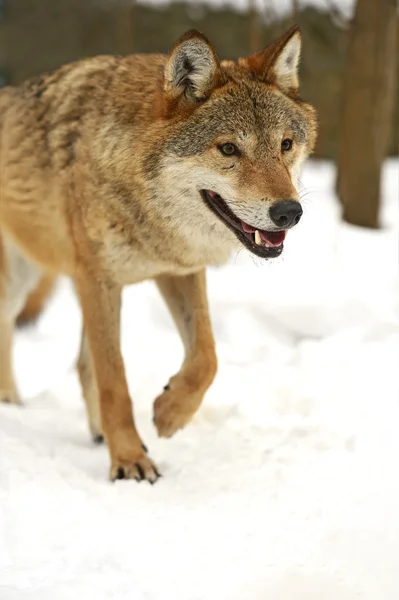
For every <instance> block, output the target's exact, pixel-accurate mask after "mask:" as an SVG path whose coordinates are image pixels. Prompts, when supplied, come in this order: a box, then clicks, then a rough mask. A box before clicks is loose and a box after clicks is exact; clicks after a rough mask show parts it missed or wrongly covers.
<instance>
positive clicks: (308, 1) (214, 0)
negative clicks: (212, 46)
mask: <svg viewBox="0 0 399 600" xmlns="http://www.w3.org/2000/svg"><path fill="white" fill-rule="evenodd" d="M133 1H134V0H126V3H127V4H128V3H131V4H132V3H133ZM174 1H176V2H177V1H178V0H174ZM139 2H140V4H156V5H165V4H170V0H139ZM184 2H185V4H191V5H193V6H194V7H198V5H201V4H208V5H210V6H214V7H220V6H225V5H227V6H232V7H234V8H236V9H237V10H240V11H246V10H248V7H249V6H250V5H251V0H184ZM252 2H253V4H254V5H255V6H257V8H258V10H259V11H260V12H261V13H264V12H265V11H268V13H269V14H270V13H271V14H273V15H276V14H277V15H280V16H281V15H286V14H291V13H292V8H293V2H292V0H266V1H265V0H252ZM354 5H355V2H354V0H298V6H299V8H300V9H302V8H305V7H306V6H315V7H317V8H318V9H319V10H324V11H329V10H330V9H331V8H333V9H335V10H338V11H339V13H340V14H342V16H343V17H344V18H348V19H349V18H351V17H352V15H353V11H354ZM192 16H193V18H194V16H195V13H192Z"/></svg>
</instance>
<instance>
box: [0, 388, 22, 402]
mask: <svg viewBox="0 0 399 600" xmlns="http://www.w3.org/2000/svg"><path fill="white" fill-rule="evenodd" d="M0 402H3V403H4V404H17V405H20V406H21V405H22V402H21V399H20V397H19V396H18V393H17V392H16V391H15V390H0Z"/></svg>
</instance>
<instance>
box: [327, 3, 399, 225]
mask: <svg viewBox="0 0 399 600" xmlns="http://www.w3.org/2000/svg"><path fill="white" fill-rule="evenodd" d="M396 32H397V23H396V0H378V1H376V0H357V5H356V11H355V17H354V22H353V24H352V28H351V31H350V34H349V35H350V38H349V47H348V58H347V71H346V81H345V89H344V106H343V115H342V128H341V132H340V142H339V148H338V159H337V166H338V179H337V192H338V195H339V197H340V200H341V202H342V204H343V208H344V219H345V220H346V221H348V222H349V223H353V224H355V225H361V226H364V227H373V228H376V227H378V213H379V205H380V180H381V167H382V164H383V161H384V158H385V156H386V154H387V150H388V143H389V139H390V135H391V128H392V122H393V108H394V96H395V73H396V52H397V50H396Z"/></svg>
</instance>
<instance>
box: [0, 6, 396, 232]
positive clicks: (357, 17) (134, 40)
mask: <svg viewBox="0 0 399 600" xmlns="http://www.w3.org/2000/svg"><path fill="white" fill-rule="evenodd" d="M293 23H298V24H300V26H301V28H302V32H303V37H304V41H305V43H304V47H303V59H302V64H301V94H302V96H303V97H304V98H305V99H306V100H308V101H310V102H311V103H313V104H314V105H315V106H316V107H317V110H318V111H319V117H320V135H319V140H318V144H317V147H316V151H315V155H314V157H315V158H322V159H332V160H338V164H339V167H340V171H341V172H340V174H339V177H338V179H339V185H338V190H339V192H340V197H341V199H342V201H343V202H344V205H346V209H345V217H346V218H347V220H348V221H350V222H353V223H358V224H361V225H366V226H370V227H376V226H377V225H378V197H379V187H380V185H379V165H380V163H381V161H382V159H383V157H384V156H386V155H397V154H398V123H399V90H398V86H397V79H398V77H397V75H398V68H399V65H398V62H397V61H396V55H397V49H396V37H397V30H398V16H397V8H396V1H395V0H357V1H356V0H230V1H223V0H207V1H206V2H198V1H193V0H186V1H185V2H166V1H164V0H155V1H151V0H150V1H147V2H144V1H141V2H137V1H136V0H40V1H37V0H0V86H4V85H7V84H12V85H14V84H18V83H20V82H21V81H23V80H24V79H26V78H28V77H31V76H33V75H37V74H39V73H42V72H45V71H49V70H53V69H56V68H57V67H59V66H60V65H62V64H64V63H67V62H70V61H73V60H76V59H79V58H82V57H87V56H93V55H96V54H102V53H113V54H115V53H116V54H128V53H133V52H168V51H169V50H170V48H171V46H172V45H173V44H174V42H175V41H176V39H177V38H178V37H179V36H180V35H181V34H182V32H184V31H185V30H187V29H190V28H196V29H199V30H201V31H203V32H204V33H205V34H206V35H207V36H208V37H209V38H210V40H211V41H212V42H213V43H214V45H215V47H216V50H217V52H218V53H219V56H221V57H223V58H236V57H238V56H245V55H247V54H249V53H250V52H254V51H257V50H260V49H262V48H263V47H264V46H265V45H267V43H268V42H269V41H271V40H272V39H273V38H275V37H277V36H279V35H280V34H282V33H283V32H284V31H285V30H286V29H287V28H288V27H289V26H291V25H292V24H293ZM363 122H367V127H369V128H370V129H371V130H372V131H371V132H370V131H364V128H363V127H362V126H361V123H363ZM375 136H377V137H378V142H376V141H373V142H372V145H373V149H372V150H371V149H370V144H368V140H370V139H371V140H373V139H374V137H375ZM367 145H368V146H369V147H368V148H367ZM371 152H372V154H373V156H370V153H371ZM363 153H365V157H362V158H363V160H362V161H360V160H359V158H360V157H361V155H362V154H363ZM360 162H361V163H362V164H363V170H362V172H363V174H365V176H364V177H363V178H362V180H361V181H357V179H358V176H359V171H358V170H356V166H357V168H358V169H359V163H360ZM347 171H349V173H347ZM341 175H342V177H341ZM348 188H350V191H349V190H348Z"/></svg>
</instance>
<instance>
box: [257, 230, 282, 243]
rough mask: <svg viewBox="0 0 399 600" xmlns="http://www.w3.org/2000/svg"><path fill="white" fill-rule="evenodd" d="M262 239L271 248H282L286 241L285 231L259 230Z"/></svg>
mask: <svg viewBox="0 0 399 600" xmlns="http://www.w3.org/2000/svg"><path fill="white" fill-rule="evenodd" d="M259 233H260V237H261V238H262V240H264V241H265V242H268V243H269V244H270V245H271V246H280V244H282V243H283V242H284V240H285V231H262V230H259Z"/></svg>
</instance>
